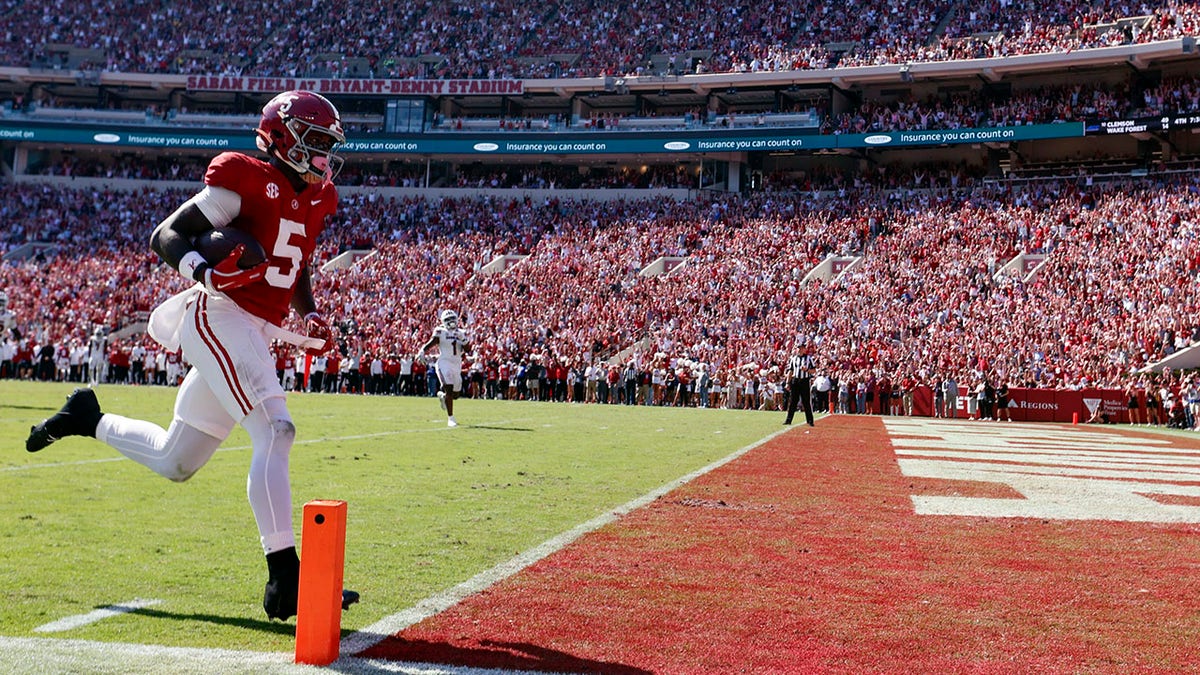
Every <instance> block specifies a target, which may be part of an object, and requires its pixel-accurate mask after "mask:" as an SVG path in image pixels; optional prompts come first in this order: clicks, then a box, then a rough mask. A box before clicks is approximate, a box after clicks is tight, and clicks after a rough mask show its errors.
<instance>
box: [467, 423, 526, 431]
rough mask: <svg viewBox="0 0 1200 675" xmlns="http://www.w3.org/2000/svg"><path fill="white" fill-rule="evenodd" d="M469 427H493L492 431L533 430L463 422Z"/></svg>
mask: <svg viewBox="0 0 1200 675" xmlns="http://www.w3.org/2000/svg"><path fill="white" fill-rule="evenodd" d="M462 426H463V427H466V428H467V429H491V430H492V431H533V429H529V428H526V427H491V426H488V425H486V424H463V425H462Z"/></svg>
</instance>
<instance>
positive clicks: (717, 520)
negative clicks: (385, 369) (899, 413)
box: [361, 416, 1200, 673]
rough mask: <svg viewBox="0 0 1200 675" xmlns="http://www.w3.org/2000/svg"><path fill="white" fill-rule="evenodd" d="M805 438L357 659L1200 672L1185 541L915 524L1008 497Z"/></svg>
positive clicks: (593, 666)
mask: <svg viewBox="0 0 1200 675" xmlns="http://www.w3.org/2000/svg"><path fill="white" fill-rule="evenodd" d="M961 424H962V423H960V425H961ZM977 424H979V425H981V426H980V427H978V429H979V431H981V432H982V431H984V430H985V429H986V430H988V433H998V432H993V431H992V430H993V429H998V428H999V425H994V424H993V425H988V423H982V422H981V423H977ZM1018 427H1024V428H1025V429H1031V428H1032V429H1037V428H1043V429H1051V428H1052V429H1056V430H1058V431H1059V432H1061V433H1074V432H1073V431H1072V430H1071V429H1070V428H1067V429H1065V430H1064V429H1063V428H1062V427H1050V426H1048V425H1043V426H1042V427H1037V426H1025V425H1013V427H1012V428H1018ZM1079 429H1080V430H1082V429H1083V427H1079ZM803 431H804V428H797V429H796V430H794V431H792V432H790V433H788V434H785V435H783V436H781V437H779V438H777V439H775V440H774V441H772V442H770V443H768V444H766V445H763V446H761V447H759V448H756V449H755V450H754V451H752V452H750V453H748V454H746V455H745V456H743V457H741V458H740V459H738V460H736V461H734V462H731V463H729V464H727V465H725V466H724V467H722V468H720V469H718V470H716V471H714V472H712V473H710V474H708V475H706V476H703V477H701V478H699V479H697V480H695V481H693V482H692V483H690V484H688V485H686V486H684V487H682V488H680V489H679V490H676V491H675V492H672V493H670V494H669V495H667V496H665V497H663V498H662V499H659V500H658V501H656V502H654V503H653V504H651V505H650V506H648V507H646V508H643V509H640V510H638V511H636V512H634V513H632V514H629V515H628V516H626V517H624V518H622V519H621V520H619V521H618V522H617V523H615V524H612V525H610V526H608V527H605V528H603V529H601V530H599V531H597V532H594V533H592V534H590V535H587V536H585V537H583V538H581V539H580V540H578V541H576V542H575V543H574V544H573V545H571V546H569V547H568V548H567V549H565V550H563V551H561V552H559V553H557V554H554V555H552V556H550V557H549V558H547V559H545V560H543V561H541V562H540V563H538V564H536V565H534V566H533V567H531V568H529V569H527V570H525V571H524V572H522V573H520V574H518V575H516V576H515V577H512V578H510V579H508V580H506V581H504V582H502V583H500V584H498V585H497V586H495V587H493V588H491V589H489V590H487V591H485V592H483V593H480V594H478V595H475V596H472V597H470V598H468V599H466V600H465V601H463V602H462V603H460V604H459V605H457V606H455V607H453V608H451V609H450V610H448V611H446V612H444V613H442V614H440V615H437V616H435V617H433V618H431V619H428V620H426V621H423V622H421V623H419V624H417V625H415V626H412V627H410V628H408V629H406V630H404V631H402V632H401V633H400V634H398V635H396V636H393V637H391V638H389V639H386V640H384V641H383V642H381V643H379V644H378V645H376V646H375V647H373V648H371V649H370V650H368V651H366V652H364V653H363V654H361V656H367V657H373V658H386V659H395V660H403V661H417V662H434V663H443V664H452V665H459V666H474V667H492V668H511V669H526V670H541V671H558V672H602V673H644V672H654V673H718V672H721V673H723V672H749V673H814V672H815V673H820V672H830V673H842V672H895V673H911V672H971V673H1018V672H1022V673H1023V672H1038V673H1075V672H1122V673H1124V672H1130V671H1136V672H1164V673H1165V672H1180V671H1190V670H1195V669H1196V668H1197V667H1198V666H1197V664H1198V663H1200V651H1198V649H1200V648H1198V645H1200V581H1198V575H1197V566H1198V565H1200V536H1197V535H1200V527H1198V526H1197V525H1195V524H1189V523H1156V522H1115V521H1105V520H1059V519H1051V518H1009V517H980V516H955V515H918V513H917V511H916V509H915V508H914V501H913V497H914V496H917V497H918V498H919V497H921V496H932V497H943V496H949V497H975V498H985V499H1021V495H1020V493H1019V492H1017V491H1015V490H1014V489H1012V488H1010V487H1007V486H1005V485H1002V484H998V483H995V482H977V481H972V480H943V479H938V478H929V477H908V476H905V475H903V474H902V473H901V470H900V463H899V462H898V458H897V452H898V450H897V449H894V448H893V447H892V444H891V442H890V441H889V439H888V435H887V432H886V431H885V428H884V422H883V421H882V420H880V419H879V418H864V417H846V416H836V417H831V418H827V419H824V420H822V421H820V422H819V423H818V425H817V427H816V428H815V429H813V430H811V433H807V434H805V433H803ZM912 433H917V432H912ZM918 436H919V433H918ZM1130 436H1131V437H1135V438H1136V435H1130ZM1050 445H1051V446H1053V444H1050ZM1198 445H1200V443H1198V442H1197V441H1193V440H1192V439H1186V440H1185V441H1170V442H1169V443H1168V444H1166V445H1163V446H1162V447H1160V448H1158V450H1160V451H1163V452H1164V453H1165V454H1164V455H1163V456H1164V457H1165V459H1164V460H1162V461H1160V462H1157V465H1161V466H1167V467H1169V466H1173V465H1174V466H1186V465H1188V463H1189V461H1191V462H1194V461H1195V460H1196V459H1197V458H1200V451H1198V450H1197V447H1198ZM1054 447H1057V446H1054ZM900 452H901V453H902V455H903V453H905V452H910V451H907V450H904V451H900ZM1104 452H1109V451H1108V450H1106V451H1104ZM932 454H933V455H935V456H937V458H940V457H941V456H942V455H946V456H952V455H953V454H954V453H953V452H949V451H944V450H937V451H935V452H933V453H932ZM1116 454H1119V452H1116V451H1114V452H1113V453H1112V455H1104V454H1103V453H1101V455H1102V459H1103V460H1104V461H1108V457H1110V456H1115V455H1116ZM969 461H970V462H974V463H976V464H983V465H985V466H986V465H989V463H990V462H992V461H993V460H992V459H991V458H990V457H989V456H983V457H982V458H971V459H970V460H969ZM998 461H999V462H1001V463H1003V462H1008V463H1009V464H1011V463H1012V460H1011V459H1004V458H1003V457H1001V458H1000V459H999V460H998ZM1054 461H1055V462H1059V463H1061V464H1062V465H1063V466H1066V467H1067V468H1066V469H1061V470H1062V471H1066V472H1068V473H1071V472H1075V473H1079V472H1080V471H1082V470H1081V469H1078V468H1071V467H1072V466H1075V465H1074V464H1072V462H1074V461H1075V460H1054ZM906 470H907V469H906ZM1018 470H1019V471H1029V472H1033V471H1032V470H1031V469H1029V468H1025V469H1020V468H1018ZM1157 470H1158V469H1155V471H1157ZM1053 471H1060V469H1059V468H1058V467H1057V466H1056V467H1055V468H1054V470H1053ZM1147 475H1150V474H1147ZM1154 475H1155V476H1157V475H1158V474H1154ZM1098 480H1113V479H1112V478H1111V477H1109V478H1098ZM1153 480H1159V481H1162V480H1164V479H1162V478H1161V476H1160V477H1158V478H1152V481H1153ZM1193 480H1194V479H1193ZM1182 482H1183V483H1186V481H1182ZM1151 489H1155V488H1151ZM1185 490H1186V488H1185ZM1167 502H1168V503H1169V502H1170V500H1167Z"/></svg>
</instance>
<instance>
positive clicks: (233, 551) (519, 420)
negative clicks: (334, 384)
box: [0, 381, 781, 652]
mask: <svg viewBox="0 0 1200 675" xmlns="http://www.w3.org/2000/svg"><path fill="white" fill-rule="evenodd" d="M71 388H72V387H71V386H69V385H60V384H38V383H15V382H12V381H3V382H0V447H3V448H4V451H3V453H2V454H0V514H3V515H2V520H0V593H3V603H0V635H3V636H9V637H30V636H53V637H63V638H72V639H83V640H97V641H113V642H127V643H138V644H153V645H168V646H192V647H219V648H226V649H249V650H255V651H285V652H287V651H291V650H292V648H293V644H294V642H293V635H294V626H295V620H294V619H293V620H291V621H289V622H287V623H280V622H274V623H272V622H268V621H267V620H266V618H265V614H264V613H263V611H262V607H261V598H262V588H263V583H264V582H265V581H266V566H265V563H264V560H263V556H262V551H261V548H260V547H259V543H258V532H257V530H256V529H255V526H254V522H253V519H252V516H251V513H250V507H249V504H248V503H247V501H246V471H247V468H248V466H249V454H250V451H249V448H248V437H247V436H246V435H245V433H244V432H242V431H241V429H240V428H239V429H237V430H235V432H234V434H233V435H232V436H231V437H230V438H229V439H228V440H227V441H226V443H225V444H224V445H223V446H222V449H221V450H220V451H218V452H217V454H216V455H215V456H214V457H213V459H212V460H211V461H210V462H209V463H208V465H207V466H205V467H204V468H203V469H202V470H201V471H200V472H199V473H198V474H196V476H195V477H194V478H192V479H191V480H190V481H188V482H186V483H182V484H176V483H172V482H169V481H167V480H165V479H163V478H160V477H159V476H157V475H155V474H153V473H151V472H150V471H149V470H147V469H145V468H143V467H142V466H140V465H138V464H135V463H134V462H131V461H129V460H126V459H124V458H123V457H122V456H121V455H119V454H118V453H117V452H116V451H115V450H113V449H111V448H109V447H108V446H105V445H103V444H101V443H99V442H98V441H95V440H93V439H81V438H69V439H65V440H63V441H60V442H59V443H57V444H55V445H53V446H51V447H50V448H48V449H46V450H45V451H43V452H41V453H37V454H29V453H26V452H25V449H24V440H25V437H26V435H27V433H28V430H29V427H30V425H31V424H35V423H37V422H39V421H41V420H42V419H43V418H45V417H46V416H48V415H50V414H51V413H52V412H53V411H55V410H57V409H58V407H59V406H60V405H61V403H62V401H63V400H64V397H65V396H66V394H67V393H69V392H70V390H71ZM174 394H175V390H173V389H164V388H158V387H124V386H101V387H100V388H99V389H98V395H99V398H100V403H101V406H102V407H103V409H104V410H105V411H107V412H116V413H120V414H124V415H128V416H131V417H140V418H143V419H149V420H152V421H155V422H158V423H160V424H163V425H165V424H167V423H168V422H169V421H170V415H171V410H172V406H173V403H174ZM289 405H290V408H291V411H292V415H293V417H294V418H295V420H296V424H297V427H298V430H299V438H298V441H297V445H296V447H295V448H294V449H293V451H292V464H291V466H292V487H293V502H294V504H293V506H294V509H295V511H296V514H297V518H296V522H297V523H299V512H300V509H301V508H302V506H303V504H304V503H305V502H307V501H310V500H313V499H342V500H346V501H347V502H348V503H349V522H348V526H347V530H348V533H347V546H346V573H345V574H346V576H345V578H346V586H347V587H348V588H353V589H355V590H358V591H360V592H361V593H362V603H361V604H359V605H355V606H354V607H353V608H352V609H351V610H350V611H349V612H347V613H346V614H345V615H344V618H343V624H342V625H343V629H344V631H353V630H355V629H357V628H360V627H364V626H367V625H370V624H371V623H373V622H375V621H378V620H379V619H381V618H383V617H385V616H388V615H391V614H394V613H396V612H398V611H400V610H403V609H406V608H409V607H411V606H413V605H414V604H415V603H417V602H418V601H420V600H421V599H423V598H427V597H429V596H431V595H433V594H436V593H439V592H441V591H444V590H446V589H447V588H450V587H452V586H454V585H455V584H458V583H460V582H462V581H465V580H467V579H469V578H471V577H472V576H474V575H476V574H478V573H479V572H482V571H485V570H488V569H490V568H492V567H493V566H495V565H497V564H498V563H501V562H504V561H506V560H509V559H510V558H512V557H513V556H514V555H516V554H518V553H519V552H522V551H526V550H528V549H530V548H532V547H534V546H536V545H538V544H540V543H542V542H544V541H546V540H547V539H549V538H551V537H553V536H555V535H557V534H559V533H562V532H564V531H567V530H570V529H571V528H573V527H575V526H577V525H579V524H581V523H584V522H586V521H588V520H591V519H592V518H595V517H596V516H598V515H600V514H603V513H606V512H608V511H611V510H612V509H614V508H616V507H619V506H621V505H622V504H624V503H626V502H628V501H629V500H631V499H634V498H637V497H639V496H642V495H644V494H646V493H648V492H650V491H651V490H653V489H655V488H657V487H659V486H661V485H663V484H665V483H669V482H671V481H673V480H675V479H677V478H679V477H680V476H683V475H686V474H688V473H690V472H692V471H695V470H697V469H699V468H701V467H704V466H706V465H708V464H710V463H711V462H713V461H714V460H717V459H720V458H722V457H725V456H727V455H729V454H730V453H732V452H733V451H735V450H737V449H738V448H741V447H744V446H746V445H749V444H751V443H753V442H755V441H757V440H759V439H762V438H763V437H765V436H767V435H768V434H770V433H773V432H775V431H778V430H779V429H780V428H781V427H780V425H779V423H780V421H781V420H780V417H779V415H778V414H770V413H760V412H743V411H731V410H695V409H661V408H643V407H637V408H627V407H623V406H597V405H569V404H556V403H527V402H506V401H471V400H463V401H461V402H460V404H459V407H458V409H457V410H456V413H457V414H456V417H457V418H458V420H459V422H460V424H462V425H463V426H461V427H459V428H457V429H447V428H446V426H445V416H444V414H443V413H442V411H441V410H440V409H439V408H438V406H437V403H436V401H434V400H433V399H428V398H425V399H416V398H393V397H365V396H344V395H343V396H330V395H312V394H293V395H291V396H290V397H289ZM297 527H299V525H297ZM297 534H299V532H297ZM134 599H154V600H160V601H161V602H160V603H159V604H156V605H154V606H152V607H148V608H146V609H142V610H139V611H137V612H133V613H129V614H124V615H121V616H117V617H114V618H109V619H105V620H103V621H99V622H96V623H92V624H89V625H86V626H84V627H80V628H76V629H72V630H70V631H65V632H61V633H50V634H47V633H42V632H35V631H34V629H35V628H37V627H38V626H41V625H43V624H46V623H49V622H51V621H55V620H58V619H62V618H64V617H68V616H73V615H79V614H86V613H88V612H91V611H93V610H94V609H96V608H99V607H104V606H107V605H111V604H117V603H122V602H129V601H132V600H134Z"/></svg>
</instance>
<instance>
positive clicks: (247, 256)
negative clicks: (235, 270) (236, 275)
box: [192, 227, 267, 269]
mask: <svg viewBox="0 0 1200 675" xmlns="http://www.w3.org/2000/svg"><path fill="white" fill-rule="evenodd" d="M238 244H243V245H245V247H246V248H245V250H243V251H242V257H241V258H239V259H238V267H240V268H242V269H249V268H251V267H254V266H255V265H257V264H259V263H261V262H262V261H264V260H266V259H267V254H266V251H264V250H263V247H262V244H260V243H258V240H257V239H255V238H254V235H252V234H250V233H249V232H245V231H243V230H239V229H237V228H234V227H218V228H215V229H212V230H209V231H208V232H205V233H204V234H201V235H200V236H198V237H196V239H195V241H193V242H192V245H193V246H194V247H195V248H196V250H197V251H199V252H200V255H202V256H204V260H205V261H206V262H207V263H208V264H210V265H216V264H217V263H219V262H221V261H222V260H224V259H225V258H226V256H228V255H229V253H230V252H231V251H233V248H234V247H235V246H237V245H238Z"/></svg>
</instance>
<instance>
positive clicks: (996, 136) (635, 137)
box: [0, 120, 1084, 156]
mask: <svg viewBox="0 0 1200 675" xmlns="http://www.w3.org/2000/svg"><path fill="white" fill-rule="evenodd" d="M1083 135H1084V124H1083V123H1082V122H1071V123H1066V124H1034V125H1029V126H1020V127H995V128H983V129H939V130H928V131H887V132H878V133H871V134H843V135H834V136H822V135H816V134H812V133H797V132H796V131H795V130H784V129H761V128H757V129H751V130H729V131H726V130H703V131H682V130H681V131H678V132H674V133H672V132H663V131H654V132H637V131H625V132H599V131H592V132H579V133H571V132H559V133H537V132H532V133H527V132H497V133H485V134H481V133H429V134H421V135H401V136H397V135H385V134H364V135H362V136H358V137H355V138H353V139H352V140H350V141H349V142H347V143H346V146H345V149H344V152H346V153H348V154H357V153H382V154H421V155H478V156H487V155H498V156H500V155H546V156H566V155H620V154H697V153H728V152H780V151H789V152H796V151H800V152H803V151H806V150H820V149H829V148H872V147H873V148H886V147H913V146H936V145H954V144H962V143H990V142H998V143H1005V142H1020V141H1031V140H1043V139H1050V138H1071V137H1079V136H1083ZM0 141H7V142H36V143H65V144H69V145H93V146H95V145H111V146H115V147H144V148H165V149H189V150H216V151H222V150H240V151H252V150H254V149H255V145H254V134H253V133H252V132H251V131H250V130H248V129H247V130H245V131H219V132H208V131H204V130H196V129H188V130H183V129H179V128H173V127H172V128H163V127H147V128H145V129H136V130H131V129H130V128H129V127H115V126H108V127H105V126H90V125H82V124H53V125H51V124H46V125H39V124H18V123H16V122H15V121H7V120H5V121H0Z"/></svg>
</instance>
